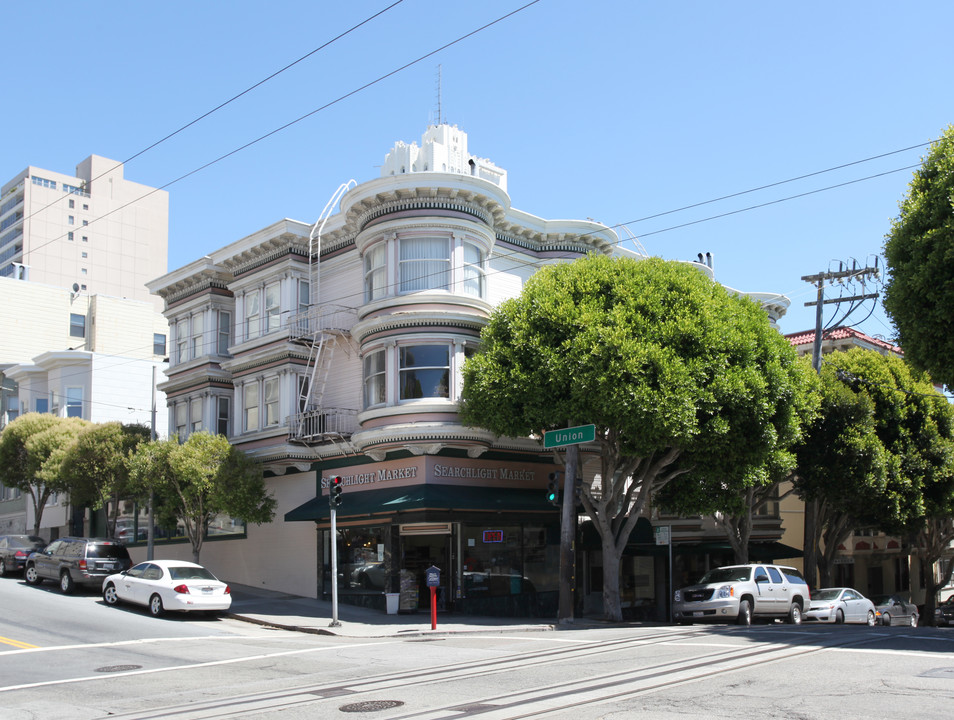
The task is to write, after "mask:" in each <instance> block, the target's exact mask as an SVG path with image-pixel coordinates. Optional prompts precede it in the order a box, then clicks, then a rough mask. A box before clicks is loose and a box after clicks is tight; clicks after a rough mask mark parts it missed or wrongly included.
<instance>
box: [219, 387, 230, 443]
mask: <svg viewBox="0 0 954 720" xmlns="http://www.w3.org/2000/svg"><path fill="white" fill-rule="evenodd" d="M223 408H224V410H225V414H224V415H223V414H222V410H223ZM231 411H232V398H230V397H227V396H225V395H217V396H216V398H215V413H216V414H215V431H216V432H217V433H218V434H219V435H225V437H228V436H229V429H230V426H231V415H232V412H231ZM223 423H224V428H225V432H222V429H223Z"/></svg>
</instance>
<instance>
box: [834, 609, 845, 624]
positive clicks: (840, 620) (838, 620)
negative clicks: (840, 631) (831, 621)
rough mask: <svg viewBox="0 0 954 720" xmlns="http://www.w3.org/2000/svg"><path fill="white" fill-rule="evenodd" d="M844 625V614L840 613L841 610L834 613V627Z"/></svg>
mask: <svg viewBox="0 0 954 720" xmlns="http://www.w3.org/2000/svg"><path fill="white" fill-rule="evenodd" d="M844 624H845V613H843V612H842V611H841V608H838V610H837V611H836V612H835V625H844Z"/></svg>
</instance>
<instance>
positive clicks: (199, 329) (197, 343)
mask: <svg viewBox="0 0 954 720" xmlns="http://www.w3.org/2000/svg"><path fill="white" fill-rule="evenodd" d="M204 326H205V323H204V322H202V315H201V314H197V315H193V316H192V359H193V360H195V359H196V358H198V357H202V356H203V355H205V342H204V340H203V329H204Z"/></svg>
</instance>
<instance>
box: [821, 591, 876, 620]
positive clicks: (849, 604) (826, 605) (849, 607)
mask: <svg viewBox="0 0 954 720" xmlns="http://www.w3.org/2000/svg"><path fill="white" fill-rule="evenodd" d="M805 619H806V620H817V621H819V622H830V623H837V624H839V625H840V624H841V623H865V624H867V625H868V626H869V627H873V626H874V624H875V620H876V619H877V613H876V612H875V606H874V603H872V602H871V601H870V600H869V599H868V598H866V597H865V596H864V595H862V594H861V593H860V592H858V591H857V590H855V589H854V588H844V587H841V588H822V589H821V590H816V591H815V592H813V593H812V602H811V604H810V605H809V606H808V608H807V609H806V610H805Z"/></svg>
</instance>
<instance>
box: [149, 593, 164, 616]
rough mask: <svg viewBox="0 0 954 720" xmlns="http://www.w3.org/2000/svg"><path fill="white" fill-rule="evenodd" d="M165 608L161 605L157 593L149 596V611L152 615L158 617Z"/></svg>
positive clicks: (160, 599)
mask: <svg viewBox="0 0 954 720" xmlns="http://www.w3.org/2000/svg"><path fill="white" fill-rule="evenodd" d="M164 610H165V608H163V607H162V598H161V597H159V596H158V595H153V596H152V597H151V598H149V612H150V613H151V614H152V616H153V617H159V616H161V615H162V613H163V612H164Z"/></svg>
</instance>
